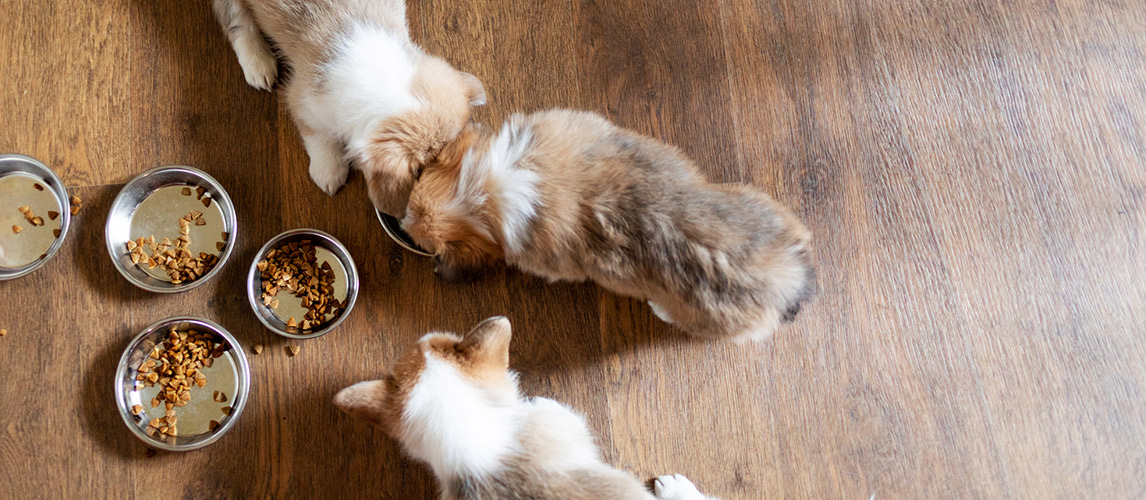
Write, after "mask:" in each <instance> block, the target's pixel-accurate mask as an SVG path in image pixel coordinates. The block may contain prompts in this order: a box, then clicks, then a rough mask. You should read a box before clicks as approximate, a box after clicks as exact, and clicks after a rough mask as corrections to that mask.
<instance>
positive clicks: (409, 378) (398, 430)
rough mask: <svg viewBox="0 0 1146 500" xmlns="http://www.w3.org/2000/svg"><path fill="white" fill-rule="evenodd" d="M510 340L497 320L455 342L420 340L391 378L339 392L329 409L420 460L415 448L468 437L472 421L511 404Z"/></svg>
mask: <svg viewBox="0 0 1146 500" xmlns="http://www.w3.org/2000/svg"><path fill="white" fill-rule="evenodd" d="M511 336H512V332H511V327H510V324H509V320H508V319H506V318H505V317H501V316H498V317H494V318H489V319H487V320H485V321H482V322H481V323H479V324H478V325H477V326H476V327H474V329H473V330H471V331H470V332H469V333H467V334H466V335H465V336H462V337H459V336H457V335H454V334H449V333H431V334H427V335H426V336H424V337H422V339H421V340H419V341H418V343H417V344H415V345H414V346H412V347H411V348H410V349H408V350H407V351H406V352H405V353H404V354H402V356H401V357H400V358H399V359H398V361H397V362H396V363H395V364H394V367H393V371H392V372H391V373H390V374H388V375H386V376H385V377H384V378H382V379H381V380H373V381H369V382H359V383H357V384H354V385H352V386H350V387H347V388H345V389H343V390H342V391H340V392H339V393H338V394H337V395H336V396H335V397H334V404H335V406H337V407H338V408H340V409H341V410H342V411H344V412H346V413H347V414H349V415H350V416H352V417H355V418H357V419H360V420H364V421H366V422H368V423H370V424H372V425H376V426H379V427H381V428H382V429H383V430H384V431H385V432H386V433H387V434H389V435H390V436H391V437H393V438H394V439H396V440H398V441H399V442H400V443H402V444H403V445H404V446H406V447H407V450H408V451H410V452H411V454H414V455H415V456H418V458H426V457H424V456H419V455H423V453H419V451H418V450H422V449H425V448H433V446H432V445H431V444H429V443H428V442H427V440H448V439H450V437H451V436H453V435H454V434H456V433H462V434H464V433H466V432H471V431H475V430H474V429H470V428H469V427H472V425H473V424H477V423H480V422H478V420H480V419H477V420H475V419H474V417H475V416H476V415H482V414H483V412H486V411H487V410H489V409H490V408H488V407H490V406H492V407H509V406H511V403H512V402H514V401H516V400H517V399H518V393H517V382H516V376H515V375H514V374H513V373H512V372H510V371H509V342H510V338H511ZM467 422H468V423H467ZM475 432H478V433H480V432H482V430H481V429H477V430H476V431H475Z"/></svg>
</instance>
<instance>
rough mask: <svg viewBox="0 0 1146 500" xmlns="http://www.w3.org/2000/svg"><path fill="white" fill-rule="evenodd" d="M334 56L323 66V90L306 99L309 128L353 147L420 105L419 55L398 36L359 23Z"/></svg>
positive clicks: (302, 109)
mask: <svg viewBox="0 0 1146 500" xmlns="http://www.w3.org/2000/svg"><path fill="white" fill-rule="evenodd" d="M335 54H336V55H335V56H334V57H333V58H332V59H331V60H330V62H328V63H327V64H326V65H324V66H323V67H322V69H321V72H322V76H321V77H320V83H319V84H318V88H316V89H314V90H313V91H311V92H307V93H305V95H304V96H303V98H302V99H301V106H300V109H299V114H300V116H299V118H300V119H301V120H302V122H303V123H305V124H306V125H307V126H309V127H311V128H313V129H316V130H321V131H324V132H326V133H328V134H330V135H332V136H334V137H337V138H338V139H340V140H341V141H342V142H344V143H348V144H351V146H354V144H355V143H363V142H365V141H368V140H369V134H370V131H371V130H372V129H373V127H374V125H376V124H377V123H378V122H381V121H383V120H386V119H388V118H391V117H394V116H397V115H399V114H402V113H405V112H407V111H410V110H413V109H416V108H417V107H418V106H419V103H418V99H417V98H415V97H414V95H413V94H412V93H411V90H410V83H411V81H413V78H414V73H415V67H416V61H414V60H413V57H416V56H415V55H414V54H415V52H414V51H413V50H412V48H411V47H408V46H407V43H406V41H405V40H403V39H402V38H400V37H399V36H397V35H396V34H393V33H391V32H390V31H389V30H387V29H385V28H381V27H377V26H370V25H364V24H359V25H356V26H354V27H353V28H351V29H350V31H349V34H348V35H346V36H345V37H344V38H343V39H342V40H340V41H339V42H338V43H337V44H336V47H335Z"/></svg>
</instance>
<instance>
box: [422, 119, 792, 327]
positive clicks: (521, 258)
mask: <svg viewBox="0 0 1146 500" xmlns="http://www.w3.org/2000/svg"><path fill="white" fill-rule="evenodd" d="M402 224H403V227H404V228H405V230H406V231H407V232H408V233H409V234H410V236H411V237H412V238H413V239H414V241H415V242H417V243H418V244H419V245H421V246H422V247H423V248H426V249H430V250H432V251H433V252H434V254H435V258H436V259H437V265H438V268H437V270H438V272H439V273H440V274H443V275H444V276H445V277H447V278H449V277H453V276H455V275H457V274H460V273H461V272H462V271H464V270H467V269H474V268H480V267H482V266H484V265H486V264H489V263H490V262H492V261H494V260H496V259H498V258H503V257H504V259H505V261H506V262H507V263H508V264H510V265H513V266H515V267H517V268H519V269H521V270H522V271H525V272H528V273H532V274H536V275H539V276H542V277H545V278H548V279H550V280H551V281H558V280H568V281H582V280H592V281H595V282H597V283H598V284H600V285H601V286H603V287H605V288H607V289H609V290H612V291H614V292H616V293H619V294H622V295H628V296H632V297H637V298H640V299H645V300H648V301H649V305H650V306H652V308H653V311H654V312H655V313H656V314H657V316H658V317H660V318H661V319H663V320H665V321H667V322H669V323H673V324H675V325H677V326H678V327H680V328H682V329H683V330H685V331H687V332H689V333H691V334H694V335H699V336H704V337H713V338H733V339H740V340H759V339H763V338H765V337H767V336H768V335H769V334H771V332H772V331H773V330H774V329H775V328H776V327H777V326H778V325H779V324H780V323H781V322H784V321H789V320H791V319H792V318H794V317H795V315H796V313H797V312H798V311H799V308H800V303H801V301H802V300H803V299H804V298H805V295H807V293H808V290H809V288H810V286H811V284H812V281H813V280H814V278H813V276H812V268H811V266H810V265H809V262H808V260H809V252H810V244H811V233H810V232H809V231H808V230H807V229H806V228H805V227H804V225H803V224H801V223H800V221H798V220H797V219H796V218H795V217H794V216H793V215H792V214H791V212H789V211H788V210H787V209H785V208H784V207H782V206H780V205H779V204H777V203H776V202H774V201H773V200H772V199H771V198H769V197H768V196H767V195H765V194H764V193H761V192H760V191H758V190H756V189H752V188H750V187H748V186H740V185H736V186H733V185H718V184H711V183H709V182H708V181H706V180H705V179H704V177H703V176H702V175H701V174H700V172H699V171H698V170H697V168H696V166H695V165H694V164H693V163H692V162H691V161H690V160H689V159H688V158H686V157H685V156H684V155H683V154H682V153H681V152H680V151H678V150H677V149H676V148H673V147H671V146H668V145H666V144H664V143H661V142H658V141H656V140H653V139H651V138H649V137H644V136H641V135H639V134H636V133H634V132H631V131H628V130H624V129H621V128H619V127H617V126H615V125H613V124H611V123H609V122H608V121H606V120H605V119H604V118H602V117H600V116H598V115H596V114H593V113H587V112H576V111H568V110H556V111H545V112H540V113H535V114H531V115H525V116H523V115H515V116H513V117H511V118H510V119H509V121H507V122H506V123H505V124H504V126H503V127H502V128H501V130H500V131H499V132H498V133H497V134H489V133H486V132H483V131H481V130H479V129H478V128H477V127H476V126H472V125H471V126H468V127H467V128H466V129H465V130H463V131H462V132H461V133H460V134H459V136H458V140H457V141H456V142H454V143H452V144H451V145H449V146H447V147H446V148H445V149H444V150H443V152H442V153H441V154H440V155H439V156H438V157H437V158H436V159H435V161H434V162H432V163H431V164H430V165H428V166H427V167H426V168H425V169H424V170H423V172H422V175H421V177H420V179H419V180H418V182H417V183H416V184H415V186H414V188H413V191H412V192H411V193H410V205H409V207H408V208H407V212H406V217H405V218H404V219H403V221H402Z"/></svg>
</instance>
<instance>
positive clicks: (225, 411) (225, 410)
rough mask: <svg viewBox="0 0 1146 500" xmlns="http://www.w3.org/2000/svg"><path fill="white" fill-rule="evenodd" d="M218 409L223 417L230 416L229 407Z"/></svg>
mask: <svg viewBox="0 0 1146 500" xmlns="http://www.w3.org/2000/svg"><path fill="white" fill-rule="evenodd" d="M219 409H220V410H222V411H223V414H224V415H230V414H231V407H230V406H224V407H222V408H219Z"/></svg>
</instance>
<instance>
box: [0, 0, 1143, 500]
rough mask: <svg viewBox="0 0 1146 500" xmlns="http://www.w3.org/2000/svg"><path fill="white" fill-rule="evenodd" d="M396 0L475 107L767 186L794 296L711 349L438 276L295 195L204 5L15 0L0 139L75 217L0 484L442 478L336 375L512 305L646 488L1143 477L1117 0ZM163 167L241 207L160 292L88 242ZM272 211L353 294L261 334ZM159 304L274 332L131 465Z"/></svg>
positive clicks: (1, 373) (1013, 484)
mask: <svg viewBox="0 0 1146 500" xmlns="http://www.w3.org/2000/svg"><path fill="white" fill-rule="evenodd" d="M409 17H410V26H411V33H412V34H413V36H414V37H415V39H416V41H418V42H419V43H421V44H423V46H425V47H426V49H427V50H429V51H431V52H433V53H436V54H439V55H441V56H443V57H445V58H446V59H447V60H449V61H451V62H452V63H454V64H455V65H457V66H458V67H459V68H461V69H464V70H466V71H469V72H471V73H473V74H475V75H477V76H478V77H479V78H480V79H481V80H482V81H483V82H484V83H485V85H486V88H487V91H488V93H489V106H487V107H486V108H483V109H481V110H480V111H479V112H478V113H477V115H476V118H477V119H478V120H479V121H482V122H484V123H486V124H488V125H495V124H497V123H498V122H500V121H501V120H502V119H504V118H505V117H506V116H508V115H509V114H511V113H514V112H517V111H533V110H538V109H544V108H549V107H573V108H580V109H588V110H593V111H597V112H600V113H602V114H604V115H606V116H608V117H609V118H610V119H612V120H614V121H616V122H617V123H619V124H621V125H623V126H626V127H629V128H632V129H634V130H637V131H640V132H642V133H646V134H649V135H652V136H655V137H658V138H660V139H663V140H665V141H667V142H670V143H672V144H674V145H676V146H678V147H680V148H681V149H682V150H684V151H685V152H686V153H688V154H689V155H690V156H692V157H693V158H695V159H696V160H697V162H698V163H699V164H700V165H701V167H702V168H703V169H704V170H705V172H706V173H707V174H708V175H709V176H710V178H712V179H714V180H716V181H720V182H747V183H752V184H754V185H756V186H758V187H759V188H761V189H763V190H765V191H767V192H768V193H770V194H772V195H773V196H775V197H776V198H777V199H778V200H780V201H781V202H782V203H784V204H786V205H787V206H789V207H792V209H793V210H794V211H795V212H796V213H797V214H798V215H799V217H800V218H801V219H803V220H804V221H806V223H807V224H808V225H809V227H810V228H812V230H813V232H814V233H815V248H816V250H815V255H816V264H817V268H818V292H817V295H816V297H815V299H814V300H813V301H812V302H811V303H810V304H808V305H807V306H806V307H805V308H804V310H803V312H802V313H801V315H800V317H799V318H798V320H797V321H796V322H795V323H794V324H792V325H790V326H788V327H786V328H784V329H782V330H781V331H779V332H778V333H777V335H776V336H775V337H773V338H772V339H770V340H768V341H767V342H764V343H760V344H757V345H734V344H723V343H711V342H699V341H692V340H690V339H687V338H684V337H682V336H680V335H679V334H676V333H674V332H673V331H672V330H670V329H669V328H667V327H665V326H664V325H663V324H661V323H660V322H659V321H658V320H657V319H656V318H655V317H654V316H653V315H652V314H651V312H650V311H649V309H648V307H647V306H645V305H644V304H643V303H640V302H637V301H632V300H628V299H624V298H619V297H615V296H612V295H610V294H608V293H604V292H602V291H600V290H598V289H597V288H596V287H594V286H592V285H584V284H582V285H570V284H558V285H548V284H546V283H545V282H544V281H542V280H539V279H536V278H532V277H529V276H524V275H522V274H520V273H517V272H515V271H504V272H500V273H495V274H494V275H492V276H490V277H488V278H487V279H485V280H483V281H480V282H477V283H473V284H468V285H451V284H446V283H442V282H440V281H439V280H437V279H436V278H435V277H434V276H433V275H432V272H431V265H430V263H429V262H428V261H427V260H425V259H422V258H419V257H417V256H414V255H411V254H408V253H404V252H403V251H401V250H400V249H398V248H397V247H396V246H394V245H392V244H391V243H390V241H389V240H388V239H387V238H386V236H385V235H384V234H383V233H382V231H381V230H380V229H379V228H378V226H377V223H376V221H375V219H374V218H373V216H372V215H371V212H370V202H369V201H368V199H367V198H366V195H365V189H364V183H363V182H362V179H361V178H360V177H358V176H353V177H352V180H351V182H350V184H349V185H348V186H347V187H346V188H345V189H343V190H342V191H341V192H340V193H339V194H338V195H337V196H334V197H328V196H326V195H324V194H322V193H321V192H320V191H319V190H318V189H317V188H316V187H315V186H314V185H313V184H312V183H311V182H310V179H309V177H308V176H307V173H306V164H307V157H306V153H305V151H304V150H303V148H302V145H301V140H300V139H299V137H298V135H297V133H296V132H295V128H294V125H293V123H292V121H291V119H290V116H289V115H288V113H287V111H286V109H285V108H284V107H283V106H282V104H281V103H280V102H279V100H278V96H277V95H273V94H268V93H265V92H258V91H255V90H253V89H251V88H249V87H247V86H246V84H245V83H244V81H243V78H242V74H241V71H240V69H239V66H238V64H237V63H236V61H235V59H234V55H233V53H232V52H231V49H230V47H229V45H228V44H227V43H226V41H225V39H224V38H223V36H222V34H221V33H220V30H219V29H218V28H217V26H216V24H215V21H214V19H213V17H212V14H211V9H210V5H209V2H207V1H197V2H177V1H174V0H134V1H132V0H108V1H105V2H85V1H81V0H56V1H52V2H43V1H36V0H7V1H4V2H0V117H2V125H0V152H18V153H23V154H27V155H30V156H33V157H36V158H38V159H40V160H43V161H44V162H45V163H47V164H48V165H50V166H51V167H52V168H53V169H55V170H56V172H57V173H59V174H60V176H61V177H62V178H63V179H64V181H65V183H66V184H67V185H68V186H69V188H70V189H71V190H72V191H73V192H75V193H77V194H79V195H80V196H82V197H83V198H84V200H85V207H84V210H83V212H81V214H80V216H79V218H78V220H77V221H76V223H75V226H74V227H73V231H74V232H73V233H72V234H70V235H69V237H68V239H67V242H66V244H65V246H64V248H63V250H62V251H61V252H60V253H59V254H58V255H57V256H56V257H55V258H54V260H52V261H51V262H50V263H49V264H48V265H47V266H46V267H45V268H44V269H41V270H39V271H37V272H36V273H34V274H32V275H30V276H28V277H25V278H22V279H19V280H15V281H7V282H0V328H6V329H7V330H8V331H9V332H10V333H9V334H8V335H7V336H5V337H2V338H0V492H3V493H0V496H2V497H6V498H78V497H91V498H155V497H159V498H171V497H185V498H387V499H413V498H434V496H435V495H436V491H435V485H434V481H433V478H432V476H431V475H430V474H429V472H428V471H427V470H426V469H424V468H423V467H422V466H420V465H419V464H417V463H415V462H413V461H411V460H409V459H407V458H405V457H403V456H402V455H401V454H400V452H399V450H398V448H397V447H396V446H395V445H394V444H393V443H392V442H391V441H389V440H388V439H387V438H386V437H385V436H384V435H383V434H382V433H381V432H379V431H375V430H372V429H370V428H368V427H366V426H364V425H361V424H359V423H357V422H353V421H350V420H349V419H348V418H347V417H345V416H344V415H342V414H341V413H340V412H338V411H337V410H336V409H335V408H334V407H333V406H332V405H331V404H330V400H331V397H332V396H333V394H334V393H335V392H336V391H337V390H339V389H341V388H342V387H344V386H346V385H349V384H351V383H353V382H356V381H359V380H363V379H368V378H374V377H376V376H377V375H378V374H379V373H380V372H381V371H382V369H383V367H384V366H385V364H386V363H387V362H389V360H391V359H393V357H394V356H395V355H396V354H397V353H399V352H401V351H402V350H403V349H404V348H405V347H406V346H407V345H408V344H409V343H410V342H412V341H413V340H414V339H417V338H418V337H419V336H421V335H422V334H423V333H425V332H427V331H430V330H453V331H459V330H465V329H467V328H468V327H470V326H472V325H473V324H474V323H476V322H477V321H479V320H481V319H483V318H485V317H487V316H491V315H495V314H505V315H507V316H509V317H510V318H511V320H512V321H513V323H514V327H515V340H514V344H513V347H512V361H511V362H512V364H513V366H514V367H515V368H516V369H517V370H519V371H520V373H521V381H522V387H523V388H524V390H525V391H526V392H527V393H529V394H533V395H542V396H548V397H552V398H555V399H558V400H560V401H563V402H565V403H567V404H569V405H571V406H573V407H574V408H576V409H577V410H579V411H581V412H582V413H584V414H585V415H586V417H587V420H588V422H589V424H590V427H591V428H592V430H593V432H594V434H595V435H596V436H597V437H598V439H599V443H600V445H601V450H602V453H603V455H604V457H605V458H606V459H607V460H608V461H609V462H611V463H613V464H616V465H617V466H619V467H622V468H625V469H627V470H629V471H631V472H632V473H634V474H635V475H637V476H639V477H641V478H650V477H653V476H655V475H659V474H665V473H683V474H686V475H688V476H689V477H690V478H692V479H693V480H694V481H695V482H696V483H697V484H698V485H699V486H700V487H701V488H702V489H703V490H704V491H706V492H708V493H710V494H713V495H716V496H720V497H722V498H725V499H764V498H814V499H819V498H848V499H867V498H869V497H871V496H872V495H873V494H874V495H875V497H876V498H984V499H995V498H1127V499H1130V498H1143V497H1146V242H1144V238H1146V4H1144V3H1143V2H1141V1H1128V2H1084V1H1062V2H1039V1H1033V0H1019V1H1007V2H1003V1H999V0H980V1H972V0H950V1H943V2H938V1H933V2H928V1H924V0H904V1H899V2H875V1H870V0H868V1H863V0H835V1H827V0H802V1H796V0H706V1H702V2H685V1H665V2H656V1H649V0H613V1H604V0H572V1H567V2H560V1H554V0H538V1H532V0H473V1H469V2H455V1H449V0H420V1H417V0H412V1H411V5H410V7H409ZM164 164H186V165H192V166H196V167H198V168H201V169H204V170H206V171H207V172H209V173H211V174H212V175H213V176H215V177H216V178H217V179H219V180H220V181H221V182H222V183H223V184H224V186H225V187H226V188H227V189H228V190H229V192H230V194H231V196H232V197H233V198H234V199H235V201H236V204H237V209H238V213H239V227H240V230H239V240H238V241H239V247H238V249H237V252H236V254H235V255H234V256H233V260H232V261H231V262H230V263H228V265H227V266H226V268H225V269H224V270H223V272H222V273H221V274H220V275H219V276H218V277H216V278H215V279H214V280H213V281H212V282H210V283H207V284H206V285H205V286H203V287H201V288H199V289H197V290H195V291H192V292H188V293H183V294H178V295H174V296H157V295H153V294H149V293H146V292H143V291H140V290H137V289H135V288H133V287H132V286H131V285H129V284H128V283H127V282H126V281H124V280H123V279H122V278H120V277H119V276H118V275H117V274H116V273H115V271H114V269H113V268H112V265H111V262H110V260H109V259H108V257H107V256H106V252H105V251H104V247H103V227H104V221H105V217H106V213H107V209H108V206H109V205H110V203H111V200H112V199H113V198H114V196H115V194H116V193H117V192H118V189H119V187H120V185H122V184H123V183H124V182H126V181H127V180H128V179H130V178H131V177H132V176H134V175H136V174H138V173H140V172H142V171H144V170H147V169H149V168H151V167H154V166H157V165H164ZM0 202H2V200H0ZM296 227H314V228H318V229H322V230H325V231H328V232H330V233H332V234H334V235H335V236H336V237H338V238H339V239H341V240H342V241H343V242H345V243H346V245H347V246H348V247H349V249H350V251H351V252H352V254H353V255H354V256H355V258H356V259H357V263H358V266H359V271H360V273H361V275H362V279H363V287H362V295H361V296H360V299H359V303H358V305H357V307H356V309H355V310H354V311H353V313H352V314H351V316H350V317H349V319H348V320H347V321H346V322H345V323H344V324H343V326H342V327H340V328H339V330H337V331H336V332H334V333H331V334H330V335H328V336H326V337H323V338H320V339H316V340H309V341H305V342H302V343H301V344H300V345H301V347H302V349H301V351H300V353H299V355H298V356H297V357H295V358H288V357H287V356H286V354H285V352H284V348H285V347H286V346H287V345H288V344H287V342H285V341H283V340H281V339H279V338H277V337H275V336H274V335H273V334H272V333H270V332H269V331H267V330H265V329H264V328H263V327H262V326H261V325H260V324H259V323H258V321H257V320H256V319H255V318H254V316H253V315H252V314H251V312H250V310H249V308H248V306H247V304H246V299H245V295H244V292H243V289H242V285H241V283H242V282H243V276H244V274H245V267H246V265H247V263H249V262H250V261H251V259H253V258H254V252H255V251H256V250H257V249H258V248H259V247H260V246H261V245H262V244H263V243H264V242H265V241H266V240H267V239H269V238H270V237H272V236H274V235H275V234H277V233H279V232H281V231H283V230H286V229H290V228H296ZM183 314H193V315H199V316H204V317H207V318H210V319H213V320H216V321H218V322H220V323H221V324H223V325H224V326H225V327H227V328H228V329H229V330H230V331H231V332H232V333H234V334H235V335H236V336H237V337H238V338H239V339H240V340H241V341H242V342H243V343H244V344H247V345H253V344H264V345H266V346H267V349H266V351H264V353H263V354H261V355H259V356H253V357H252V358H251V367H252V374H253V384H252V390H253V392H252V396H251V399H250V403H249V405H248V406H247V409H246V412H245V413H244V415H243V417H242V419H241V420H240V421H239V422H238V425H237V426H236V427H235V428H234V429H233V430H232V432H231V433H229V434H228V435H227V436H226V437H225V438H224V439H222V440H221V441H220V442H218V443H216V444H214V445H212V446H210V447H208V448H205V449H203V450H200V451H197V452H192V453H185V454H169V453H160V454H158V455H156V456H154V457H150V458H148V457H145V454H144V451H145V448H144V446H143V444H142V443H140V442H138V441H137V440H135V438H134V437H133V436H132V435H131V434H130V433H129V432H128V431H127V429H125V428H124V426H123V424H122V422H120V420H119V417H118V416H117V414H116V410H115V408H114V405H113V398H112V393H111V391H112V375H113V372H114V369H115V364H116V362H117V361H118V358H119V356H120V354H121V352H122V350H123V349H124V347H126V344H127V342H128V340H129V339H130V338H131V337H132V336H133V335H134V334H135V333H137V332H138V331H139V330H141V329H142V328H144V327H145V326H147V325H148V324H150V323H152V322H154V321H156V320H158V319H161V318H164V317H168V316H173V315H183Z"/></svg>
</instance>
